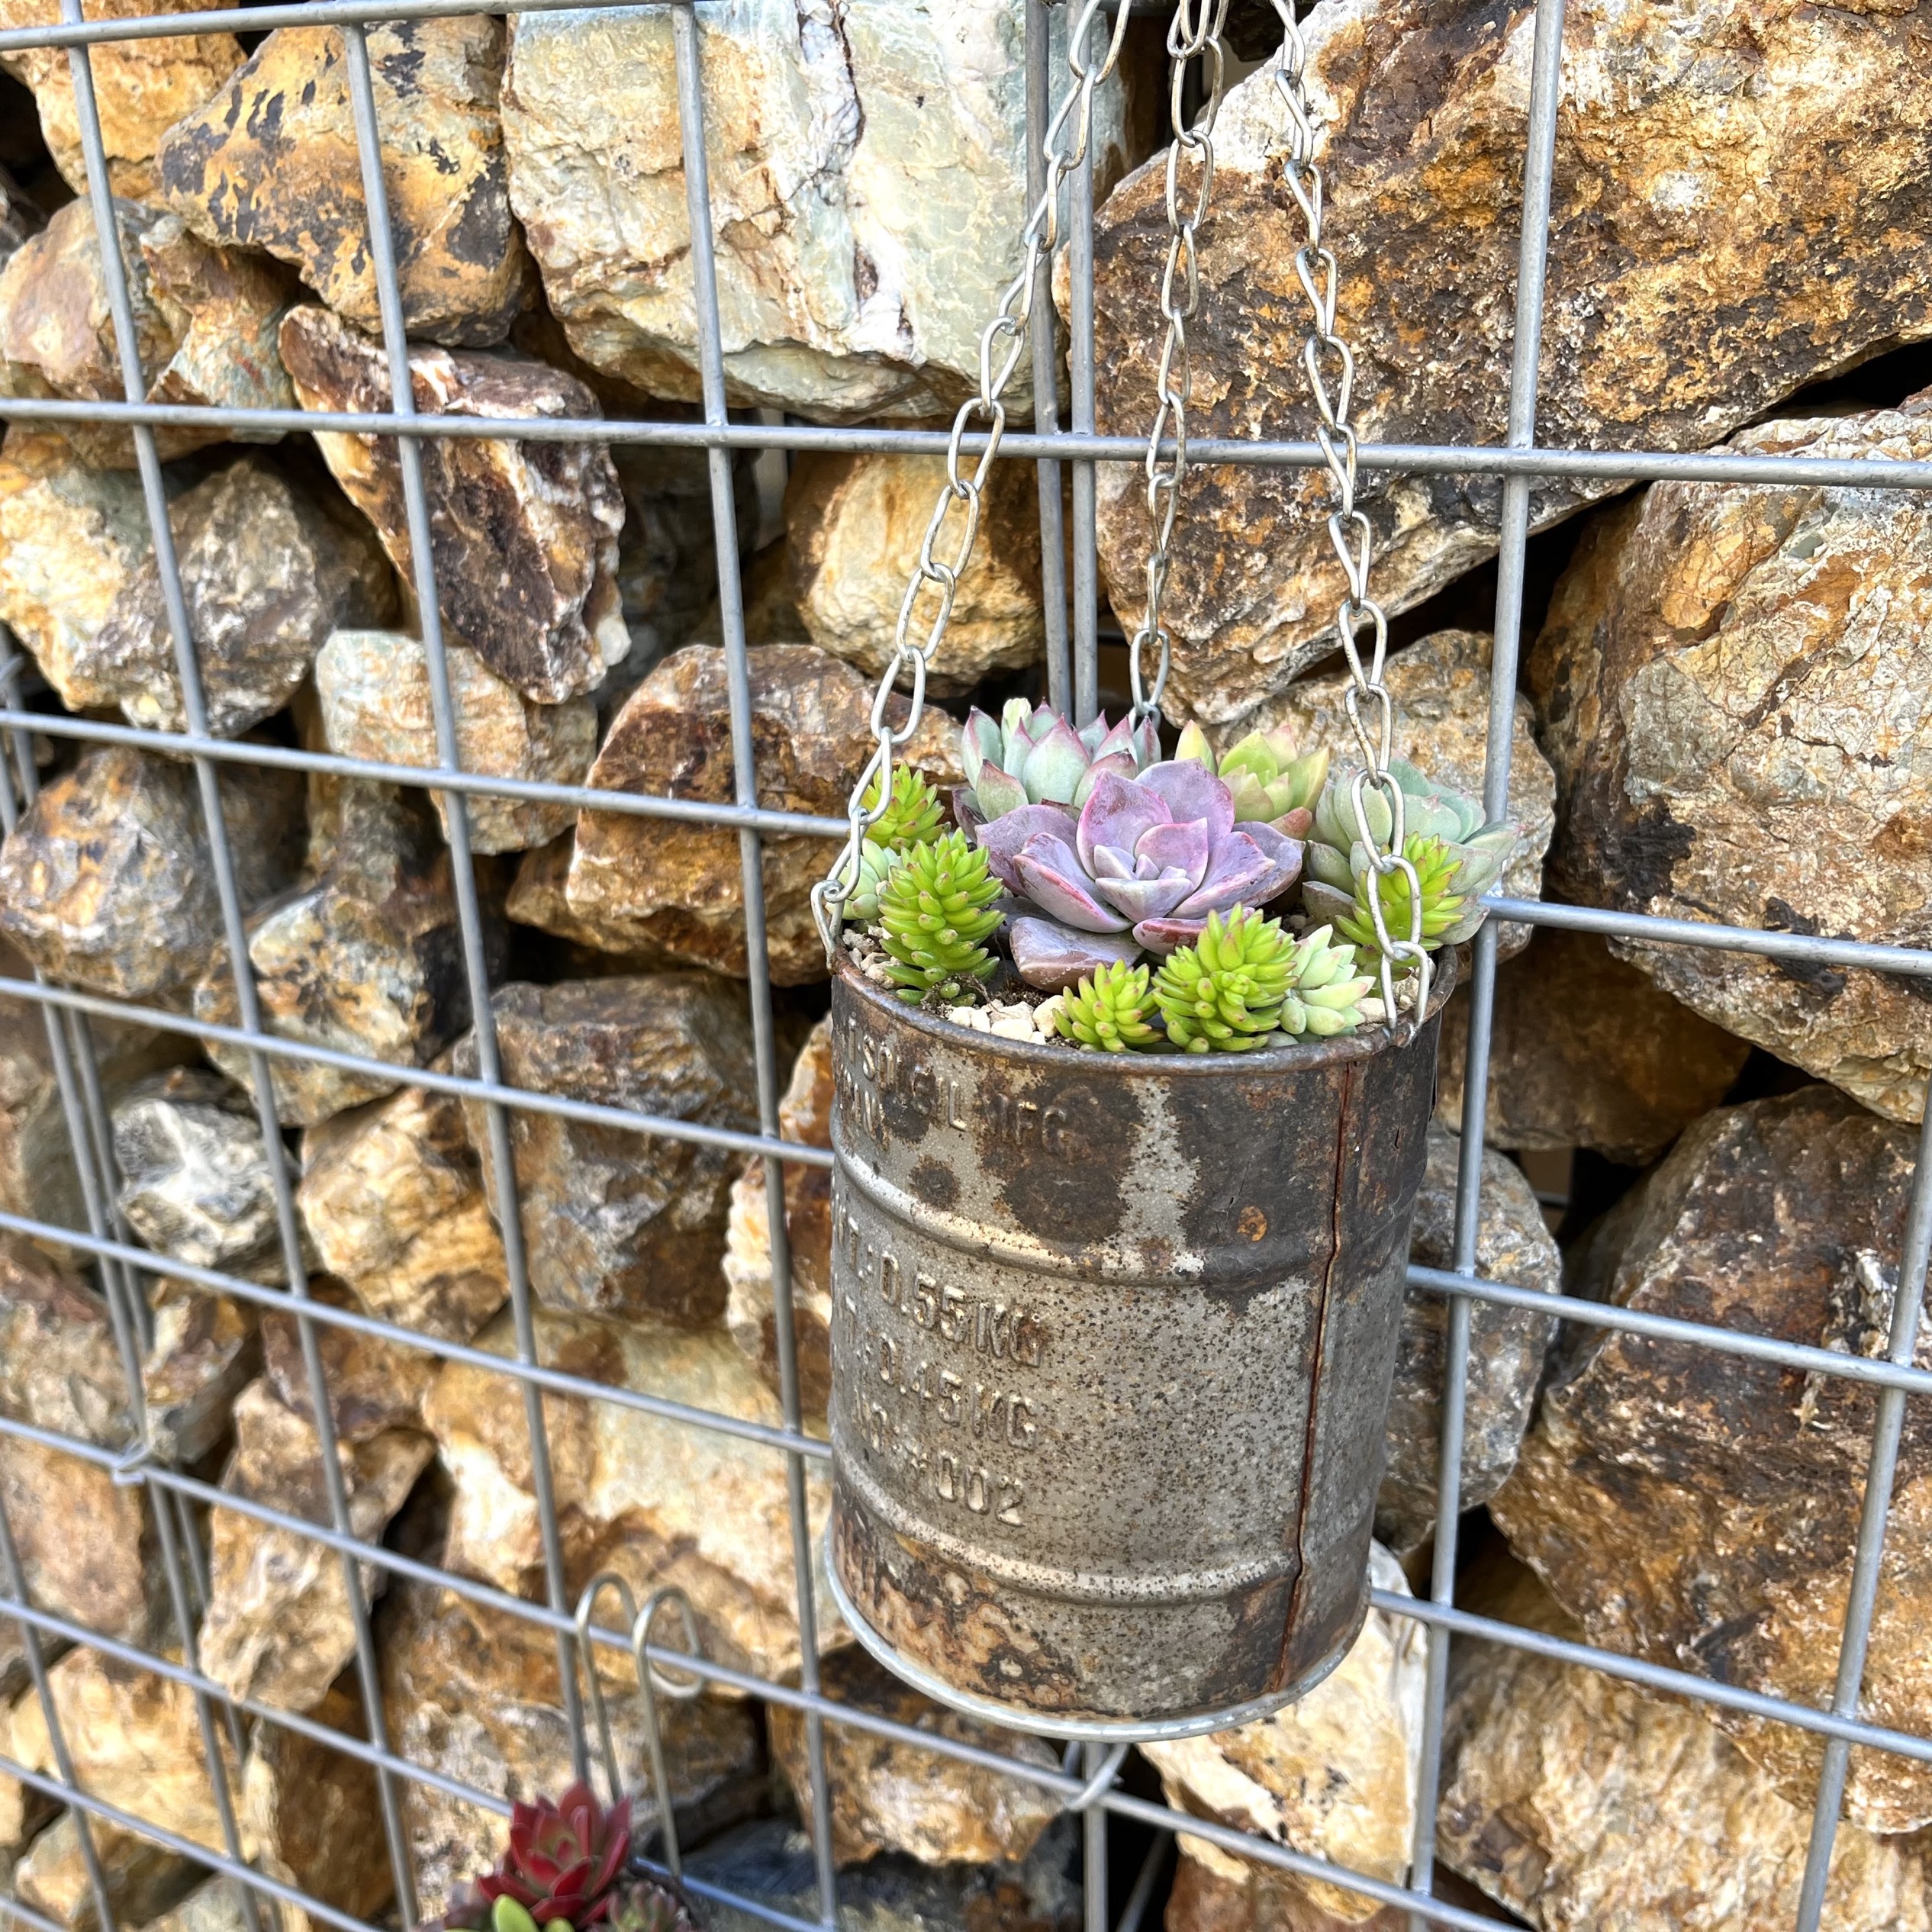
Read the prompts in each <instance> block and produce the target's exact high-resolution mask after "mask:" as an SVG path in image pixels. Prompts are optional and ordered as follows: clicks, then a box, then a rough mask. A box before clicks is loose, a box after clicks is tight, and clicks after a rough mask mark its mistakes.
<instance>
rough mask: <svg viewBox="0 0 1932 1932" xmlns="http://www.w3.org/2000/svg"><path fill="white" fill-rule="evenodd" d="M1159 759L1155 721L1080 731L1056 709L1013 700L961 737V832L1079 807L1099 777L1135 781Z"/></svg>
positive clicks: (979, 715)
mask: <svg viewBox="0 0 1932 1932" xmlns="http://www.w3.org/2000/svg"><path fill="white" fill-rule="evenodd" d="M1160 755H1161V739H1160V733H1159V729H1158V726H1157V725H1156V723H1155V722H1154V720H1152V719H1148V720H1145V721H1144V722H1143V723H1141V724H1140V725H1135V724H1132V723H1130V722H1129V720H1128V719H1126V718H1122V719H1121V720H1119V723H1116V724H1114V725H1112V726H1109V724H1108V723H1107V721H1106V717H1105V716H1099V717H1096V718H1094V719H1093V720H1090V722H1089V723H1087V724H1085V725H1084V726H1081V727H1080V729H1079V730H1077V731H1076V730H1075V729H1074V728H1073V726H1071V724H1069V723H1067V721H1066V720H1064V718H1062V717H1061V716H1060V714H1059V713H1058V712H1057V711H1055V710H1054V709H1053V708H1052V707H1051V706H1050V705H1046V704H1042V705H1038V706H1033V705H1029V704H1028V703H1027V701H1026V699H1024V698H1023V697H1016V698H1012V699H1009V700H1008V701H1007V703H1006V704H1005V706H1004V707H1002V709H1001V711H1000V718H999V721H998V722H997V723H995V722H994V721H993V720H992V719H991V718H990V717H988V716H987V715H986V713H984V712H983V711H979V710H974V711H973V712H971V713H970V714H969V715H968V717H967V720H966V723H965V724H964V726H963V727H962V729H961V734H960V758H961V763H962V765H964V768H965V772H966V783H965V784H964V787H961V791H959V793H958V794H956V795H955V797H956V802H955V816H957V817H958V819H959V822H960V823H961V826H969V825H977V824H979V823H992V822H993V821H994V820H997V819H1000V818H1002V817H1003V816H1005V815H1006V813H1009V812H1016V811H1018V810H1019V809H1020V807H1022V806H1023V805H1029V804H1031V805H1039V804H1044V803H1058V804H1064V805H1070V806H1074V807H1079V806H1081V805H1084V804H1085V803H1086V802H1087V797H1088V795H1089V794H1090V792H1091V791H1093V782H1094V778H1095V775H1096V773H1098V772H1100V771H1113V772H1116V773H1118V774H1119V775H1120V776H1122V778H1132V777H1133V776H1135V774H1136V773H1138V771H1140V770H1141V768H1143V767H1144V766H1145V765H1150V764H1151V763H1153V762H1154V761H1155V760H1157V759H1158V758H1159V757H1160Z"/></svg>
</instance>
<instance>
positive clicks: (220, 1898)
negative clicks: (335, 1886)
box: [141, 1879, 310, 1932]
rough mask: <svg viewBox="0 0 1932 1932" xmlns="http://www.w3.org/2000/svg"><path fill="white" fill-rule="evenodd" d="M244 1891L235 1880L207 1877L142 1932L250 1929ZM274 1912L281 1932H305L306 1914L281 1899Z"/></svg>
mask: <svg viewBox="0 0 1932 1932" xmlns="http://www.w3.org/2000/svg"><path fill="white" fill-rule="evenodd" d="M242 1895H243V1886H242V1885H241V1884H240V1881H239V1880H237V1879H208V1881H207V1882H206V1883H205V1884H202V1885H197V1886H196V1887H195V1889H194V1890H193V1891H192V1892H190V1893H189V1894H188V1896H187V1897H186V1898H184V1899H183V1900H182V1901H181V1903H180V1904H179V1905H176V1906H175V1907H173V1908H172V1909H171V1910H169V1911H165V1912H163V1914H161V1916H160V1917H159V1918H156V1919H150V1921H148V1923H147V1924H146V1925H144V1926H143V1927H142V1928H141V1932H250V1926H249V1923H248V1920H247V1918H246V1916H245V1914H243V1910H242ZM256 1897H257V1898H260V1897H261V1895H260V1894H259V1893H257V1894H256ZM275 1916H276V1918H279V1920H280V1921H281V1932H308V1928H309V1925H310V1919H309V1916H308V1913H306V1912H299V1911H296V1909H295V1907H294V1906H292V1905H288V1903H286V1902H285V1901H283V1900H281V1899H277V1900H276V1901H275Z"/></svg>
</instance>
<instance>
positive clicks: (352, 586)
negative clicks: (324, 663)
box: [43, 457, 396, 738]
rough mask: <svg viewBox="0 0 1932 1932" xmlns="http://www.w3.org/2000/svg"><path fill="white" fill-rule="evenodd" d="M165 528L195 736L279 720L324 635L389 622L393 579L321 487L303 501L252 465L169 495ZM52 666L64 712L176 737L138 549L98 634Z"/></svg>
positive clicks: (177, 691) (271, 472)
mask: <svg viewBox="0 0 1932 1932" xmlns="http://www.w3.org/2000/svg"><path fill="white" fill-rule="evenodd" d="M168 523H169V529H170V530H171V531H172V534H173V536H174V540H175V559H176V562H178V564H179V567H180V570H181V580H182V594H183V596H184V597H185V601H186V604H187V607H188V633H189V635H190V636H192V638H193V639H194V640H195V663H196V665H197V666H198V669H199V671H200V673H201V691H202V696H203V698H204V701H205V703H206V704H207V707H208V729H210V730H211V732H213V733H214V735H215V736H217V737H218V738H233V737H237V736H240V734H241V733H243V732H245V731H246V730H247V729H249V727H250V726H251V725H255V724H259V723H260V722H261V721H262V719H264V718H266V717H267V716H269V713H272V712H275V711H279V710H281V709H282V707H283V706H284V705H285V704H287V703H288V701H289V700H290V699H291V697H294V696H295V692H296V690H297V689H298V687H299V686H300V685H301V683H302V681H303V680H304V678H307V677H308V671H309V666H310V665H311V663H312V662H314V657H315V654H316V652H317V651H318V650H320V649H321V647H322V643H323V640H324V639H325V638H327V636H328V635H329V633H330V631H331V630H333V629H334V628H335V627H336V626H337V625H339V624H351V623H380V622H382V620H385V619H386V618H388V617H391V616H393V615H394V612H395V609H396V585H395V579H394V575H393V574H392V573H391V571H390V568H389V565H388V561H387V559H385V557H384V556H383V555H382V549H381V547H380V546H378V544H377V543H376V542H375V538H374V537H373V536H372V535H371V534H370V532H369V527H368V526H367V525H366V524H365V523H363V521H362V519H361V518H360V517H357V516H356V515H355V514H353V512H352V511H351V510H349V508H348V507H347V506H346V504H343V501H341V499H340V497H337V496H336V494H334V492H333V491H330V490H328V489H327V486H326V485H324V488H322V489H320V490H311V489H309V488H307V487H305V486H304V485H302V484H301V483H300V482H298V481H297V480H296V479H295V478H294V477H293V476H291V475H286V474H284V473H283V472H281V471H279V470H277V469H274V468H273V467H272V466H271V465H269V464H268V463H266V462H263V461H262V459H259V458H258V457H245V458H244V459H243V460H242V461H241V462H238V463H232V464H230V465H229V466H228V467H227V469H224V470H221V471H220V472H217V474H216V475H213V476H211V477H209V478H208V479H207V481H204V482H202V483H198V484H197V485H195V487H194V488H192V489H191V490H189V491H187V492H185V494H183V495H182V496H181V497H178V498H177V499H176V500H175V503H174V504H172V506H171V507H170V508H169V513H168ZM43 668H46V667H45V666H43ZM60 669H61V670H62V671H63V674H64V677H65V682H64V683H62V682H60V681H58V680H53V671H51V670H50V671H49V677H50V680H51V681H55V682H56V686H57V688H59V689H60V693H61V696H62V697H63V699H64V700H66V703H67V704H69V706H70V707H76V708H79V707H85V706H89V705H100V704H118V705H119V706H120V707H121V711H122V713H123V714H124V716H126V717H127V721H128V723H130V724H137V725H145V726H150V727H151V728H152V729H156V730H159V731H185V730H186V729H187V728H188V713H187V710H186V707H185V705H184V704H183V702H182V693H181V681H180V679H179V677H178V676H177V675H175V642H174V632H173V630H172V627H171V626H170V625H169V621H168V613H167V610H166V604H165V603H164V601H163V595H162V590H161V577H160V572H159V567H158V566H157V565H156V561H155V558H154V555H153V551H152V550H150V551H148V552H147V554H146V555H144V556H143V559H142V560H141V562H140V563H139V564H138V565H137V566H136V567H135V568H134V572H132V574H131V575H130V578H129V579H128V581H127V584H126V585H125V587H124V588H123V589H122V590H121V592H120V594H119V595H118V597H116V598H115V600H114V606H113V608H112V610H111V612H110V613H109V615H108V620H107V622H106V623H104V624H103V625H102V626H101V627H100V630H98V633H96V634H95V636H93V637H92V639H89V640H87V641H86V642H85V644H83V645H82V646H79V648H76V649H73V650H72V651H71V652H69V653H68V655H67V656H66V659H65V662H64V663H63V665H61V666H60Z"/></svg>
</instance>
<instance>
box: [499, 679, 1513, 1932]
mask: <svg viewBox="0 0 1932 1932" xmlns="http://www.w3.org/2000/svg"><path fill="white" fill-rule="evenodd" d="M961 763H962V765H963V768H964V771H965V774H966V782H965V784H964V785H962V786H960V787H958V788H957V789H956V790H955V791H954V793H953V794H952V801H951V802H952V818H953V820H954V824H955V829H952V830H946V829H943V828H944V826H945V816H946V813H945V804H944V803H942V800H941V799H940V797H939V794H938V793H937V792H936V791H935V790H934V788H933V787H932V785H931V784H929V782H928V781H926V779H924V778H921V777H920V776H919V775H918V774H916V773H914V772H911V771H903V770H902V771H900V773H899V774H898V775H897V778H896V779H895V780H894V784H893V788H892V794H891V797H890V800H888V801H887V806H886V809H885V810H884V812H883V813H881V816H880V817H879V819H877V822H876V823H875V824H874V826H873V827H872V828H871V833H870V836H868V839H867V840H866V842H865V845H864V846H863V848H862V850H861V859H860V865H859V872H858V881H857V882H856V884H855V887H854V890H853V891H852V894H851V896H850V897H849V898H848V900H847V902H846V903H847V910H848V913H849V914H850V916H852V918H853V919H855V921H856V922H858V923H859V924H860V926H861V929H862V931H863V932H864V933H865V937H864V938H862V939H861V940H860V941H859V942H858V944H860V945H861V946H865V947H867V948H869V952H868V957H869V958H871V961H873V964H871V965H868V968H867V970H868V971H870V972H871V974H872V976H873V977H874V978H876V979H878V980H880V981H881V984H890V986H891V987H892V988H893V989H894V990H895V991H896V992H897V994H898V995H899V997H900V998H901V999H903V1000H908V1001H911V1002H914V1003H923V1004H925V1005H927V1006H931V1007H933V1008H934V1009H936V1010H939V1011H942V1012H948V1013H952V1014H954V1015H955V1016H958V1017H961V1018H962V1019H963V1018H964V1017H965V1016H967V1015H968V1013H969V1012H970V1013H971V1014H972V1016H973V1017H974V1018H975V1019H978V1020H979V1021H980V1023H981V1024H982V1025H984V1015H983V1014H980V1013H978V1012H977V1008H978V1007H979V1006H980V1005H981V1004H982V1003H984V1001H985V1000H986V999H987V997H990V992H989V989H990V987H993V985H994V984H996V983H1009V982H1003V975H1006V974H1010V975H1012V976H1013V977H1016V978H1017V979H1018V980H1019V982H1020V983H1021V984H1022V987H1030V988H1032V989H1033V993H1032V995H1031V996H1029V997H1038V995H1039V994H1041V993H1046V994H1049V995H1055V996H1058V997H1056V998H1055V999H1054V1000H1052V1001H1051V1006H1050V1008H1049V1006H1042V1007H1041V1008H1040V1009H1039V1011H1040V1020H1039V1026H1040V1029H1041V1032H1042V1036H1043V1037H1047V1038H1051V1037H1052V1036H1053V1035H1054V1034H1055V1032H1057V1034H1058V1036H1059V1037H1060V1038H1063V1039H1064V1040H1067V1041H1070V1042H1072V1043H1074V1045H1078V1046H1081V1047H1085V1048H1091V1049H1092V1050H1093V1051H1098V1052H1106V1053H1123V1052H1138V1053H1146V1052H1160V1051H1174V1050H1177V1049H1178V1050H1180V1051H1183V1052H1188V1053H1211V1052H1222V1053H1238V1052H1246V1051H1252V1050H1253V1049H1254V1048H1257V1047H1258V1046H1262V1045H1267V1044H1270V1043H1273V1042H1277V1041H1278V1040H1279V1039H1280V1038H1281V1037H1282V1036H1284V1035H1285V1036H1286V1037H1287V1038H1290V1039H1293V1038H1330V1037H1332V1036H1333V1035H1337V1034H1341V1033H1348V1032H1353V1031H1354V1029H1356V1028H1357V1027H1358V1026H1361V1025H1363V1024H1364V1022H1368V1021H1373V1020H1379V1019H1382V1018H1383V1017H1384V1015H1383V1012H1382V1007H1381V1002H1380V1000H1379V999H1377V998H1375V997H1372V993H1373V988H1374V987H1375V986H1376V984H1377V979H1378V977H1379V974H1380V948H1379V944H1378V942H1377V937H1376V922H1375V900H1376V897H1377V896H1379V898H1380V910H1381V913H1382V916H1383V926H1384V929H1386V931H1387V932H1389V934H1390V935H1392V936H1393V935H1401V936H1403V937H1406V936H1407V935H1408V934H1409V932H1410V930H1411V907H1410V903H1409V897H1410V884H1409V876H1408V874H1406V873H1405V872H1403V871H1400V870H1396V871H1389V872H1386V873H1378V872H1377V870H1376V868H1375V866H1374V864H1373V861H1372V859H1371V858H1370V854H1369V851H1368V848H1367V846H1366V845H1364V844H1363V843H1362V842H1360V840H1359V839H1357V836H1356V832H1357V830H1358V829H1359V828H1358V827H1357V823H1356V816H1355V807H1354V794H1355V790H1356V786H1357V776H1358V768H1356V767H1354V766H1346V765H1344V766H1342V767H1341V768H1338V769H1335V770H1332V771H1331V768H1330V765H1329V759H1328V753H1327V752H1325V751H1324V750H1320V749H1317V750H1315V751H1312V752H1301V751H1299V750H1298V749H1297V748H1296V745H1295V743H1294V742H1293V738H1292V736H1290V734H1289V733H1286V732H1284V731H1280V730H1275V731H1270V732H1252V733H1249V734H1248V736H1246V737H1245V738H1244V739H1241V740H1240V742H1238V743H1236V744H1235V745H1231V746H1230V747H1229V748H1228V749H1227V750H1226V751H1225V752H1221V753H1219V755H1217V754H1216V752H1215V751H1214V749H1213V748H1212V745H1210V744H1209V742H1208V739H1207V738H1206V734H1205V733H1203V732H1202V731H1201V730H1200V729H1199V727H1198V726H1193V725H1190V726H1187V729H1185V730H1183V732H1182V733H1181V734H1180V740H1179V742H1178V743H1177V745H1176V747H1175V749H1174V755H1173V756H1172V757H1170V758H1162V757H1161V755H1160V742H1159V737H1158V732H1157V731H1156V729H1154V723H1153V721H1152V720H1147V721H1145V722H1144V723H1141V724H1140V725H1138V726H1134V725H1132V724H1130V723H1129V721H1128V720H1125V719H1122V720H1121V721H1120V722H1119V723H1117V724H1114V725H1112V726H1109V723H1107V721H1106V718H1105V717H1104V716H1101V717H1097V718H1096V719H1095V720H1093V722H1092V723H1090V724H1088V725H1087V726H1083V727H1081V728H1080V729H1074V726H1071V725H1070V724H1069V723H1067V721H1066V720H1064V718H1062V717H1061V716H1059V715H1058V713H1056V712H1055V711H1053V710H1051V709H1050V708H1049V707H1047V706H1045V705H1038V706H1034V705H1029V704H1027V703H1026V701H1025V700H1023V699H1016V700H1013V702H1012V703H1011V704H1008V705H1007V706H1006V707H1005V708H1004V710H1003V711H1002V712H1001V713H1000V716H999V718H998V719H997V720H995V719H993V718H991V717H989V716H987V714H986V713H984V712H982V711H979V710H974V712H972V713H971V715H970V716H968V719H967V721H966V723H965V726H964V729H963V730H962V733H961ZM1389 771H1390V774H1391V775H1392V776H1393V778H1394V779H1395V780H1396V784H1398V785H1399V787H1401V791H1402V808H1403V809H1402V817H1403V827H1402V830H1403V841H1402V853H1403V856H1404V857H1405V858H1407V859H1408V861H1409V864H1410V865H1411V866H1412V868H1414V871H1415V880H1416V883H1417V885H1418V887H1419V890H1420V893H1421V897H1422V944H1423V945H1424V947H1425V948H1428V949H1430V950H1434V949H1435V948H1438V947H1441V946H1445V945H1456V944H1458V943H1460V942H1461V941H1463V940H1464V939H1467V938H1469V937H1470V935H1472V934H1473V932H1475V930H1476V927H1477V926H1480V924H1481V923H1482V920H1483V903H1482V900H1483V894H1484V893H1485V892H1486V890H1488V889H1489V887H1490V886H1491V885H1492V884H1493V883H1494V882H1495V881H1496V879H1497V877H1499V875H1500V874H1501V873H1502V868H1503V867H1504V866H1505V865H1506V864H1507V863H1508V862H1509V858H1510V856H1511V855H1512V852H1514V850H1515V845H1516V842H1517V838H1518V833H1517V831H1516V829H1515V827H1514V826H1510V825H1506V824H1489V823H1486V822H1485V821H1484V819H1483V812H1482V809H1481V807H1480V806H1479V805H1478V804H1477V803H1476V801H1475V800H1472V799H1469V798H1465V797H1463V796H1462V795H1461V794H1459V793H1457V792H1455V791H1451V790H1449V789H1448V788H1447V787H1444V786H1440V785H1437V784H1433V783H1432V782H1431V781H1429V780H1428V779H1427V778H1425V777H1424V776H1423V775H1422V773H1421V772H1419V771H1417V770H1416V769H1415V767H1414V766H1413V765H1407V764H1403V763H1401V762H1394V763H1392V764H1391V765H1390V767H1389ZM1362 798H1363V810H1364V815H1365V816H1366V817H1367V822H1368V827H1369V829H1370V832H1372V833H1373V835H1374V836H1375V837H1376V838H1377V839H1378V840H1379V841H1380V842H1382V844H1383V846H1384V848H1386V842H1387V840H1388V838H1389V831H1390V827H1391V824H1392V816H1391V813H1390V810H1389V802H1388V800H1387V799H1386V797H1384V796H1383V794H1382V792H1381V791H1380V790H1379V788H1377V787H1376V786H1374V785H1373V784H1365V785H1364V786H1363V787H1362ZM878 801H879V794H878V791H877V787H874V792H873V795H872V798H871V801H870V803H871V807H872V808H873V809H875V810H876V809H877V805H878ZM1000 997H1006V996H1004V995H1002V996H1000ZM1020 1010H1021V1011H1022V1013H1024V1010H1025V1009H1023V1008H1022V1009H1020ZM1003 1023H1004V1022H1002V1024H1003ZM500 1932H501V1929H500ZM517 1932H523V1928H522V1927H518V1928H517Z"/></svg>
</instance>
